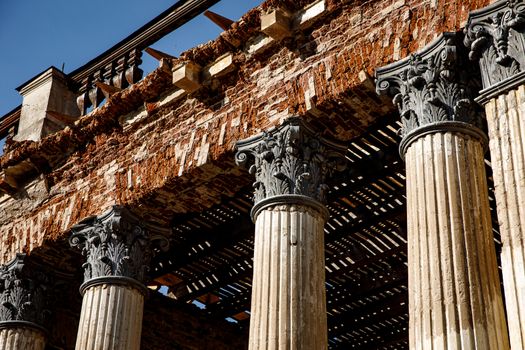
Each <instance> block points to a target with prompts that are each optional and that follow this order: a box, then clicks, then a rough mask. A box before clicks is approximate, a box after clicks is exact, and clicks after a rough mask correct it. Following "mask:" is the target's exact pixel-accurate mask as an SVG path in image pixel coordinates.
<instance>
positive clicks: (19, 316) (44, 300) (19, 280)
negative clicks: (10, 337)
mask: <svg viewBox="0 0 525 350" xmlns="http://www.w3.org/2000/svg"><path fill="white" fill-rule="evenodd" d="M25 258H26V256H25V254H17V256H16V258H15V259H14V260H13V261H11V262H10V263H9V264H7V265H1V266H0V322H6V321H25V322H31V323H35V324H38V325H40V326H43V327H45V326H47V323H48V322H49V320H48V318H49V316H50V314H51V312H50V310H49V295H48V294H49V290H48V284H49V281H48V278H47V277H46V276H45V275H44V274H37V273H34V276H29V275H28V272H27V271H26V270H27V269H26V268H24V259H25Z"/></svg>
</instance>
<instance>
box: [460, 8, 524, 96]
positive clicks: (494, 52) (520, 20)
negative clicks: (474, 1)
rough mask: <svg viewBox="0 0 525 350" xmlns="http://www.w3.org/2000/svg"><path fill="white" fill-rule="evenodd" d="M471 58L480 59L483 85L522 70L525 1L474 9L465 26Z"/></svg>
mask: <svg viewBox="0 0 525 350" xmlns="http://www.w3.org/2000/svg"><path fill="white" fill-rule="evenodd" d="M464 43H465V45H466V46H467V47H468V48H469V49H470V52H469V58H470V59H471V60H475V61H477V60H479V62H480V68H481V73H482V79H483V88H489V87H491V86H493V85H495V84H497V83H499V82H501V81H503V80H505V79H507V78H509V77H512V76H514V75H516V74H518V73H520V72H522V71H523V67H524V65H525V55H524V51H525V3H524V2H523V0H504V1H499V2H496V3H494V4H492V5H490V6H488V7H486V8H484V9H481V10H478V11H473V12H472V13H471V15H470V17H469V21H468V24H467V26H466V27H465V40H464Z"/></svg>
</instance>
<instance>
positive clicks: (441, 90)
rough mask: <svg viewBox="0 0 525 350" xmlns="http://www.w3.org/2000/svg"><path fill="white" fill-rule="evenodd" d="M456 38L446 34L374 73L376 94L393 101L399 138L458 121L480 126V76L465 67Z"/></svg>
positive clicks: (469, 67) (468, 66) (470, 68)
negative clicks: (434, 125) (420, 129)
mask: <svg viewBox="0 0 525 350" xmlns="http://www.w3.org/2000/svg"><path fill="white" fill-rule="evenodd" d="M456 40H457V39H456V35H455V34H452V33H445V34H444V35H443V36H442V37H441V38H440V39H438V40H437V41H436V42H435V43H433V44H431V45H429V46H428V47H427V48H426V49H424V50H423V51H422V52H421V53H419V54H414V55H412V56H411V57H409V58H407V59H405V60H403V61H400V62H397V63H394V64H391V65H389V66H386V67H382V68H380V69H378V71H377V91H378V93H380V94H386V95H389V96H391V97H392V98H393V102H394V104H395V105H396V106H397V108H398V110H399V113H400V115H401V121H402V128H401V135H402V136H403V137H405V136H406V135H407V134H409V133H410V132H412V131H413V130H415V129H417V128H419V127H422V126H425V125H428V124H433V123H439V122H444V121H460V122H465V123H469V124H472V125H475V126H478V127H481V126H482V120H481V113H479V111H480V108H479V106H478V105H477V104H476V103H475V102H474V101H473V98H474V97H475V96H476V94H477V92H478V90H479V79H478V78H477V77H478V76H479V74H478V73H477V71H475V70H474V69H473V68H472V67H471V66H472V65H468V64H467V62H465V61H467V60H466V59H465V57H464V55H463V51H462V50H464V49H463V47H462V46H459V45H457V43H456Z"/></svg>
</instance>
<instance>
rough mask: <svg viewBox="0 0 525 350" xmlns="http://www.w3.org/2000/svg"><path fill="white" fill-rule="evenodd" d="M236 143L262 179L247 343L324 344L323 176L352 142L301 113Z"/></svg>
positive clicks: (274, 345) (338, 163) (269, 346)
mask: <svg viewBox="0 0 525 350" xmlns="http://www.w3.org/2000/svg"><path fill="white" fill-rule="evenodd" d="M237 148H238V153H237V155H236V160H237V163H238V164H244V165H246V164H247V165H250V172H251V173H252V174H255V178H256V182H255V183H254V188H255V196H254V199H255V206H254V207H253V209H252V219H253V220H254V221H255V248H254V266H253V268H254V273H253V282H252V303H251V316H250V340H249V349H251V350H256V349H268V350H269V349H292V350H293V349H316V350H317V349H319V350H321V349H326V348H327V323H326V296H325V267H324V231H323V228H324V224H325V222H326V220H327V218H328V210H327V209H326V208H325V206H324V205H323V202H324V197H325V194H326V191H327V185H326V184H325V183H324V181H325V178H326V176H327V175H329V174H330V173H331V172H332V171H334V170H337V169H340V168H341V167H343V166H344V157H343V156H342V154H343V152H345V150H346V148H345V147H344V146H340V145H337V144H335V143H330V142H328V141H327V140H325V139H322V138H320V137H318V136H317V135H316V134H315V133H314V132H313V131H312V130H310V129H309V128H308V127H307V126H306V125H305V124H304V123H303V122H302V121H301V120H300V119H299V118H290V119H288V120H287V121H285V122H284V123H283V125H281V126H280V127H278V128H274V129H272V130H270V131H269V132H267V133H264V134H263V135H260V136H256V137H253V138H250V139H247V140H244V141H241V142H238V143H237Z"/></svg>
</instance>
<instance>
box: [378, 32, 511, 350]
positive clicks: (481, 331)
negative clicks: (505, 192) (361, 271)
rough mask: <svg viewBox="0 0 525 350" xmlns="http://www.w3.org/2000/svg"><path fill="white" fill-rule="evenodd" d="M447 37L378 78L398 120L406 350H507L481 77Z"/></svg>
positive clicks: (456, 39) (455, 37) (461, 48)
mask: <svg viewBox="0 0 525 350" xmlns="http://www.w3.org/2000/svg"><path fill="white" fill-rule="evenodd" d="M460 38H462V37H461V36H459V35H457V34H455V33H444V34H443V35H442V36H441V37H440V38H438V39H437V40H435V41H434V42H433V43H431V44H430V45H428V46H427V47H425V48H424V49H423V50H422V51H421V52H419V53H417V54H414V55H413V56H412V57H410V58H407V59H405V60H403V61H400V62H396V63H394V64H392V65H389V66H386V67H382V68H381V69H379V70H378V71H377V76H378V85H377V87H378V91H379V92H380V93H385V94H388V95H390V96H392V97H393V102H394V103H395V104H396V105H397V107H398V109H399V112H400V114H401V121H402V124H403V126H402V128H401V135H402V136H403V139H402V141H401V145H400V152H401V155H402V156H404V157H405V162H406V191H407V224H408V232H407V240H408V242H407V243H408V279H409V283H408V287H409V315H410V317H409V343H410V349H418V350H419V349H421V350H429V349H436V350H437V349H439V350H441V349H443V350H444V349H472V350H474V349H475V350H498V349H502V350H507V349H509V342H508V335H507V326H506V319H505V314H504V309H503V301H502V296H501V288H500V281H499V275H498V268H497V261H496V253H495V246H494V241H493V235H492V225H491V214H490V206H489V201H488V189H487V180H486V175H485V163H484V153H485V149H484V148H485V146H486V143H487V137H486V135H485V133H484V132H483V122H482V118H483V113H482V108H481V107H480V106H479V105H478V104H476V103H475V101H474V98H475V97H476V95H477V93H478V91H479V84H478V81H479V76H480V72H479V70H477V68H476V67H475V66H474V65H472V64H469V62H468V54H467V50H466V48H465V47H464V46H463V45H462V43H461V41H459V39H460Z"/></svg>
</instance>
